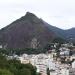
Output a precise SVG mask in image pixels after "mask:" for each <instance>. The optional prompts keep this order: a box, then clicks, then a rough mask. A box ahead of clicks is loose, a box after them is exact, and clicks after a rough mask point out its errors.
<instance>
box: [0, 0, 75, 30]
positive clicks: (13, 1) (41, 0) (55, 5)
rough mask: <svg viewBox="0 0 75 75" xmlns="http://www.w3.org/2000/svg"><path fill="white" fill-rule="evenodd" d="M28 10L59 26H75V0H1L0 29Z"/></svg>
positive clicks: (67, 27)
mask: <svg viewBox="0 0 75 75" xmlns="http://www.w3.org/2000/svg"><path fill="white" fill-rule="evenodd" d="M27 11H29V12H31V13H34V14H35V15H36V16H38V17H39V18H42V19H43V20H44V21H46V22H48V23H49V24H51V25H53V26H56V27H58V28H61V29H69V28H72V27H75V0H0V29H1V28H3V27H5V26H7V25H9V24H10V23H12V22H13V21H15V20H16V19H18V18H20V17H22V16H24V15H25V14H26V12H27Z"/></svg>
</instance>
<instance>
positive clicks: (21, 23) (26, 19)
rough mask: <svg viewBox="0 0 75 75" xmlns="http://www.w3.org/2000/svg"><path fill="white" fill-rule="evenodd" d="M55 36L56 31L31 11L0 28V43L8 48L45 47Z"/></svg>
mask: <svg viewBox="0 0 75 75" xmlns="http://www.w3.org/2000/svg"><path fill="white" fill-rule="evenodd" d="M54 37H55V33H54V32H53V31H52V30H50V29H49V28H48V26H46V25H45V23H44V22H43V21H42V20H41V19H39V18H38V17H36V16H35V15H34V14H32V13H30V12H27V13H26V15H25V16H23V17H21V18H20V19H18V20H16V21H14V22H13V23H11V24H10V25H8V26H6V27H5V28H3V29H1V30H0V44H2V45H3V46H6V48H43V47H45V46H46V44H48V43H50V42H51V41H52V40H53V39H54Z"/></svg>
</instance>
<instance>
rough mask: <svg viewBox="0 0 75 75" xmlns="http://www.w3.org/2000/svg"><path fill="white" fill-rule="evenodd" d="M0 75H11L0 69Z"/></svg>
mask: <svg viewBox="0 0 75 75" xmlns="http://www.w3.org/2000/svg"><path fill="white" fill-rule="evenodd" d="M0 75H13V74H12V73H11V72H10V71H9V70H6V69H0Z"/></svg>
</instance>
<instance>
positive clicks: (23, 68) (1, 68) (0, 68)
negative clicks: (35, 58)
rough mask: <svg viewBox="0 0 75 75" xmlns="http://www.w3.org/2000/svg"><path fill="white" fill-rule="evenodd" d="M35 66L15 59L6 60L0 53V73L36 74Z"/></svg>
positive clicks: (11, 74)
mask: <svg viewBox="0 0 75 75" xmlns="http://www.w3.org/2000/svg"><path fill="white" fill-rule="evenodd" d="M36 74H37V73H36V68H35V67H33V66H32V65H31V64H21V63H20V61H17V60H15V59H13V60H6V58H5V57H4V56H2V55H1V54H0V75H36Z"/></svg>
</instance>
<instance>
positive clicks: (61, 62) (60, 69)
mask: <svg viewBox="0 0 75 75" xmlns="http://www.w3.org/2000/svg"><path fill="white" fill-rule="evenodd" d="M68 47H71V48H68ZM71 49H72V50H74V49H75V48H74V46H73V45H72V44H62V45H61V47H60V48H59V51H60V53H59V57H57V53H56V51H55V49H52V52H50V53H45V54H44V53H40V54H31V55H28V54H22V55H20V56H17V55H14V58H17V59H18V60H20V61H21V63H23V64H27V63H30V64H32V65H33V66H35V67H36V68H37V72H38V73H40V74H41V75H47V69H48V70H49V75H75V54H72V55H70V51H71ZM8 58H11V59H12V58H13V57H10V56H8Z"/></svg>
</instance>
